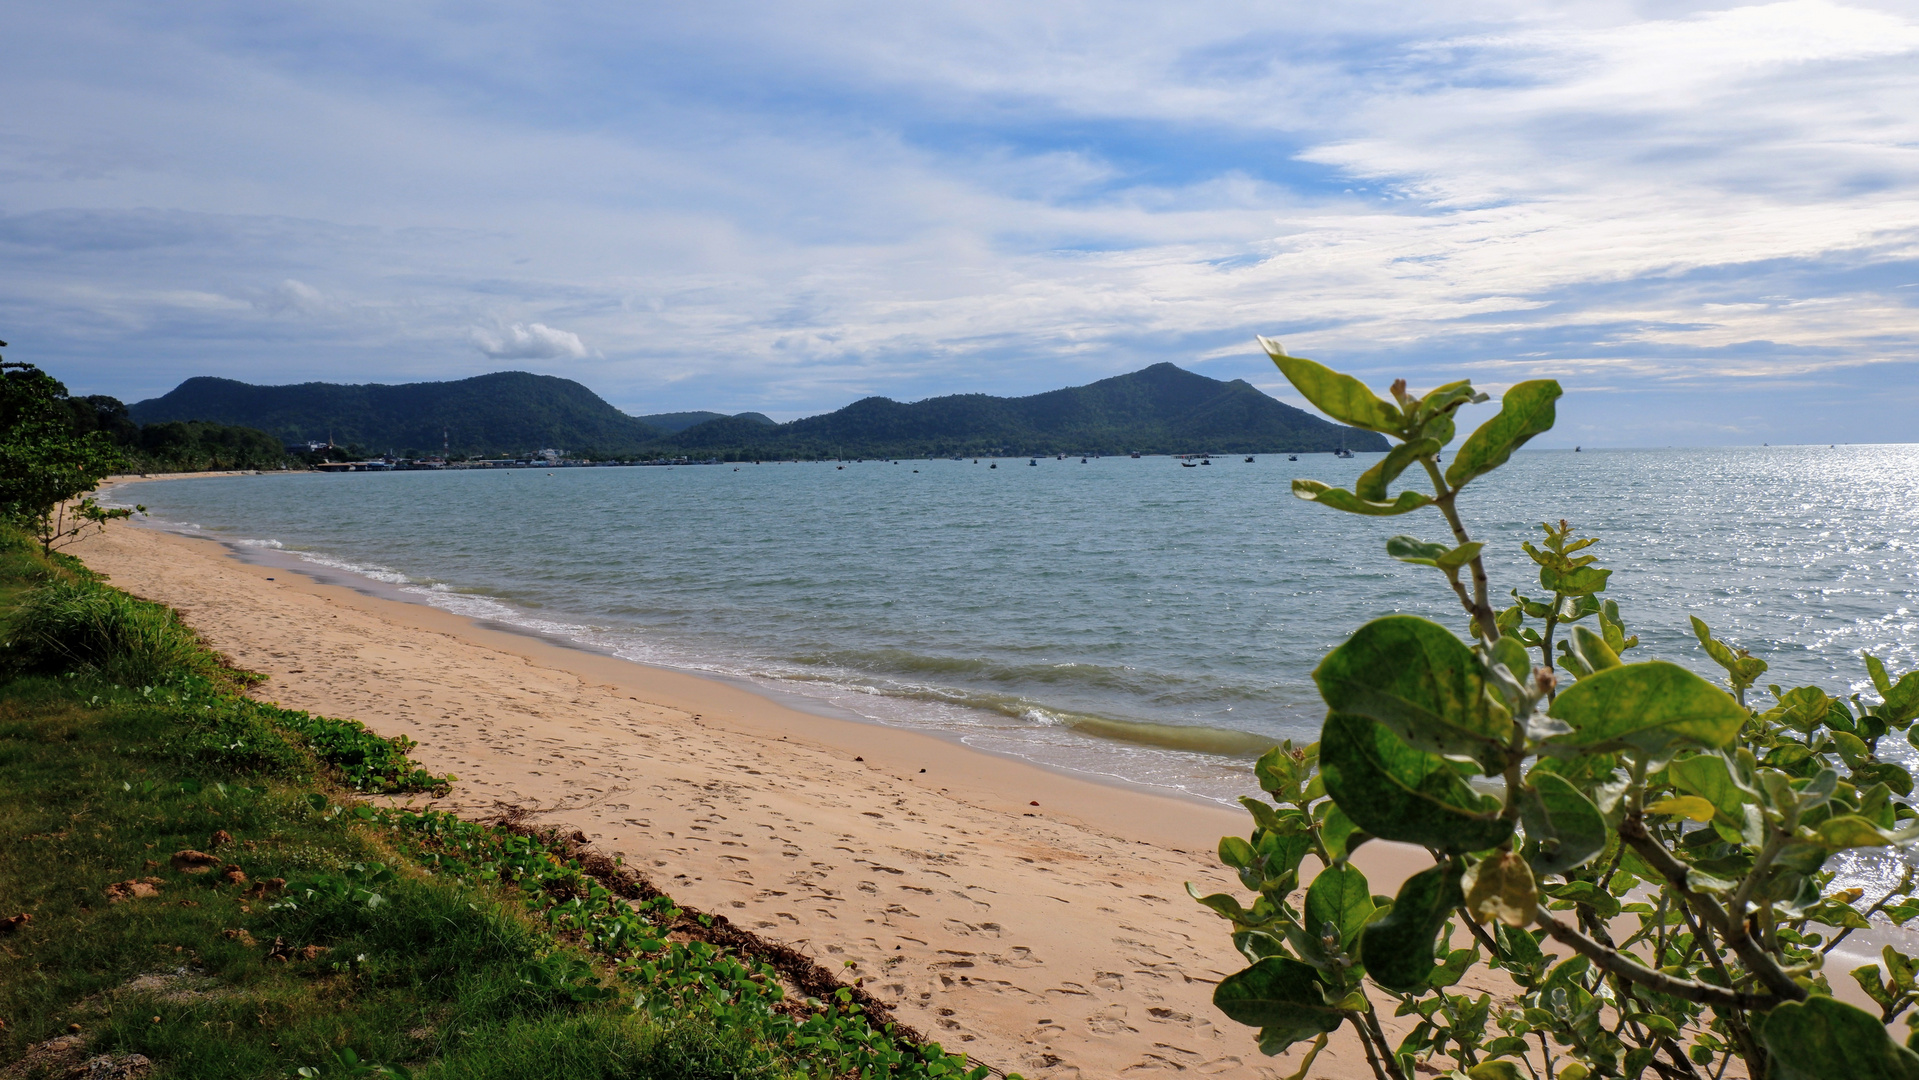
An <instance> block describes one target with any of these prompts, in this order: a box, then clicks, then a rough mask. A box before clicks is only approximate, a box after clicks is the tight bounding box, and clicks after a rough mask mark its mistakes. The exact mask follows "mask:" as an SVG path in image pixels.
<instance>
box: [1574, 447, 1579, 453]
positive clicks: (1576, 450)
mask: <svg viewBox="0 0 1919 1080" xmlns="http://www.w3.org/2000/svg"><path fill="white" fill-rule="evenodd" d="M1573 453H1575V454H1577V453H1579V447H1577V446H1575V447H1573Z"/></svg>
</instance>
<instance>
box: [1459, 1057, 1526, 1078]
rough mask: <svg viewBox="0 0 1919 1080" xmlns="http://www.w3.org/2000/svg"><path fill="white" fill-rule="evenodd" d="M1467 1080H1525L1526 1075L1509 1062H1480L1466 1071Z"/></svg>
mask: <svg viewBox="0 0 1919 1080" xmlns="http://www.w3.org/2000/svg"><path fill="white" fill-rule="evenodd" d="M1466 1077H1467V1080H1526V1074H1525V1073H1522V1072H1520V1071H1519V1066H1517V1065H1514V1064H1513V1063H1512V1062H1510V1061H1505V1060H1496V1061H1482V1062H1480V1063H1479V1064H1477V1065H1474V1066H1473V1067H1472V1068H1470V1069H1467V1070H1466Z"/></svg>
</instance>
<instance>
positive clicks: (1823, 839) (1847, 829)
mask: <svg viewBox="0 0 1919 1080" xmlns="http://www.w3.org/2000/svg"><path fill="white" fill-rule="evenodd" d="M1818 833H1819V842H1820V843H1822V844H1824V845H1826V847H1828V848H1830V849H1832V850H1833V851H1843V850H1845V849H1846V848H1858V847H1885V846H1886V844H1887V843H1888V841H1887V840H1886V834H1885V833H1883V832H1880V831H1879V827H1878V826H1877V825H1874V824H1873V823H1872V822H1870V821H1867V820H1866V819H1865V818H1862V817H1860V816H1859V815H1857V814H1841V815H1840V816H1838V817H1835V818H1827V819H1826V820H1824V821H1822V822H1820V823H1819V829H1818Z"/></svg>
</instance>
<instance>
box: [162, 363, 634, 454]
mask: <svg viewBox="0 0 1919 1080" xmlns="http://www.w3.org/2000/svg"><path fill="white" fill-rule="evenodd" d="M130 413H131V415H132V417H133V419H134V420H135V421H137V422H139V423H143V424H150V423H155V422H159V421H165V420H212V421H216V422H218V423H222V424H244V425H246V426H248V427H256V428H259V429H261V430H262V431H266V432H269V433H271V434H273V435H276V436H279V437H280V438H281V439H283V440H285V441H287V442H305V441H307V440H325V439H328V438H331V439H332V440H333V441H334V442H335V443H337V444H338V445H340V446H349V445H351V446H358V447H363V448H365V450H366V451H367V452H368V453H373V454H384V453H387V452H388V451H392V452H395V453H398V454H401V455H403V456H420V455H426V454H438V453H439V451H440V446H441V441H440V440H441V437H442V435H441V433H442V432H444V433H445V438H446V440H447V443H448V445H450V446H451V448H452V450H453V452H454V453H455V454H462V455H467V456H475V457H486V456H491V455H495V454H518V453H526V452H529V451H535V450H540V449H543V448H546V447H553V448H557V449H563V450H569V451H576V452H586V453H590V454H593V455H596V456H599V455H603V456H618V455H629V454H634V453H637V452H638V451H639V448H640V447H642V446H644V445H646V444H648V443H651V442H654V441H656V440H658V439H659V438H661V437H662V436H664V435H666V434H667V431H666V430H665V429H664V428H659V427H654V426H653V425H651V424H647V423H644V422H643V421H641V420H639V419H637V418H635V417H632V416H628V415H627V414H625V413H623V412H621V411H620V410H618V409H616V408H614V407H613V406H611V405H609V404H607V403H606V402H605V401H602V400H601V399H600V397H599V395H597V394H595V393H594V392H593V391H591V390H588V389H587V388H586V387H584V386H581V385H580V384H579V383H576V382H574V381H573V380H571V379H560V378H555V377H553V376H551V375H531V374H528V373H526V372H523V371H502V372H496V373H494V374H492V375H480V376H476V377H474V378H471V379H460V380H458V381H455V382H422V383H401V384H398V385H392V386H388V385H382V384H379V383H373V384H368V385H357V386H355V385H341V384H339V383H321V382H312V383H299V384H297V385H293V386H254V385H251V384H249V383H243V382H236V381H234V380H232V379H214V378H204V377H202V378H196V379H188V380H187V381H186V382H183V383H181V384H180V385H179V386H177V387H174V388H173V390H172V391H171V392H170V393H168V394H166V395H165V396H163V397H157V398H150V399H148V400H146V401H142V402H138V403H137V404H135V405H133V406H132V407H131V409H130Z"/></svg>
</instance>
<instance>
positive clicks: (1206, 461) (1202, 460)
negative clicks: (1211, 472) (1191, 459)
mask: <svg viewBox="0 0 1919 1080" xmlns="http://www.w3.org/2000/svg"><path fill="white" fill-rule="evenodd" d="M1199 463H1200V464H1201V465H1211V464H1212V463H1213V459H1212V458H1200V459H1199Z"/></svg>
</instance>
